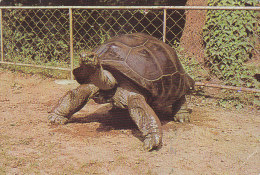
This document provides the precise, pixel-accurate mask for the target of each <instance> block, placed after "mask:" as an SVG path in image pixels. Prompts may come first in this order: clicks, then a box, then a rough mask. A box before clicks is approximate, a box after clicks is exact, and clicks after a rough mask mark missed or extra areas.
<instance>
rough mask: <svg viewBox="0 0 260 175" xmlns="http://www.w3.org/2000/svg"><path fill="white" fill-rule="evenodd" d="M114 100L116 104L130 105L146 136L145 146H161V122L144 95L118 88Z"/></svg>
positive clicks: (149, 147) (133, 115)
mask: <svg viewBox="0 0 260 175" xmlns="http://www.w3.org/2000/svg"><path fill="white" fill-rule="evenodd" d="M114 100H115V102H114V103H115V105H116V106H118V107H121V108H123V107H126V106H127V107H128V110H129V113H130V116H131V118H132V119H133V121H134V122H135V123H136V125H137V127H138V129H139V130H140V131H141V132H142V134H143V136H144V137H145V140H144V147H145V148H146V149H147V150H149V151H150V150H152V149H155V148H157V147H159V146H160V144H161V143H162V128H161V122H160V121H159V119H158V117H157V115H156V114H155V112H154V111H153V109H152V108H151V107H150V106H149V105H148V104H147V103H146V100H145V98H144V96H143V95H141V94H139V93H135V92H131V91H128V90H125V89H123V88H118V89H117V92H116V94H115V97H114Z"/></svg>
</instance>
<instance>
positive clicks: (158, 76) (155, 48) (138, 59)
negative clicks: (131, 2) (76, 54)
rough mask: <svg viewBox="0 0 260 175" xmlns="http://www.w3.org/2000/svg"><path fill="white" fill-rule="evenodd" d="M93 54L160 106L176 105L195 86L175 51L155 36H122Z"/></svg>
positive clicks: (135, 34) (97, 49)
mask: <svg viewBox="0 0 260 175" xmlns="http://www.w3.org/2000/svg"><path fill="white" fill-rule="evenodd" d="M93 51H94V52H95V53H96V54H97V55H98V56H99V58H100V59H101V64H102V65H103V66H104V67H109V68H112V69H115V70H117V71H119V72H121V73H122V74H124V75H125V76H126V77H128V78H130V79H131V80H133V81H134V82H135V83H137V84H138V85H139V86H141V87H143V88H145V89H146V90H148V91H149V92H150V93H151V95H152V98H153V101H156V102H157V103H158V104H161V105H166V104H165V103H167V104H168V103H172V102H174V101H175V100H177V99H179V98H180V97H181V96H183V95H184V94H186V93H187V91H188V90H190V89H191V88H193V86H194V81H193V79H192V78H191V77H190V76H189V75H187V74H186V73H185V71H184V69H183V67H182V65H181V62H180V61H179V59H178V57H177V54H176V52H175V50H174V49H173V48H171V47H170V46H169V45H167V44H165V43H164V42H162V41H160V40H158V39H156V38H155V37H153V36H150V35H147V34H144V33H134V34H126V35H121V36H117V37H114V38H112V39H110V40H108V41H107V42H106V43H104V44H102V45H101V46H99V47H98V48H96V49H94V50H93Z"/></svg>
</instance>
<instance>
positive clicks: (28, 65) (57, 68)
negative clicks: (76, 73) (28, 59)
mask: <svg viewBox="0 0 260 175" xmlns="http://www.w3.org/2000/svg"><path fill="white" fill-rule="evenodd" d="M0 64H7V65H15V66H26V67H36V68H43V69H55V70H64V71H71V69H69V68H61V67H53V66H40V65H35V64H24V63H12V62H5V61H0Z"/></svg>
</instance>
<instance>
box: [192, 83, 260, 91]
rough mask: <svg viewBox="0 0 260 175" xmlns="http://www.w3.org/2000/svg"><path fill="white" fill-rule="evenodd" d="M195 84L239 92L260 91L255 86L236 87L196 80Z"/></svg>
mask: <svg viewBox="0 0 260 175" xmlns="http://www.w3.org/2000/svg"><path fill="white" fill-rule="evenodd" d="M195 85H196V86H205V87H212V88H219V89H229V90H235V91H238V92H240V91H246V92H251V93H260V90H259V89H255V88H245V87H235V86H227V85H220V84H212V83H203V82H195Z"/></svg>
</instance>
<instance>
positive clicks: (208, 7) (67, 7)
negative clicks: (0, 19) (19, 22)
mask: <svg viewBox="0 0 260 175" xmlns="http://www.w3.org/2000/svg"><path fill="white" fill-rule="evenodd" d="M0 9H115V10H121V9H122V10H123V9H129V10H131V9H133V10H135V9H147V10H149V9H150V10H154V9H160V10H162V9H176V10H257V11H260V7H232V6H0Z"/></svg>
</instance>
